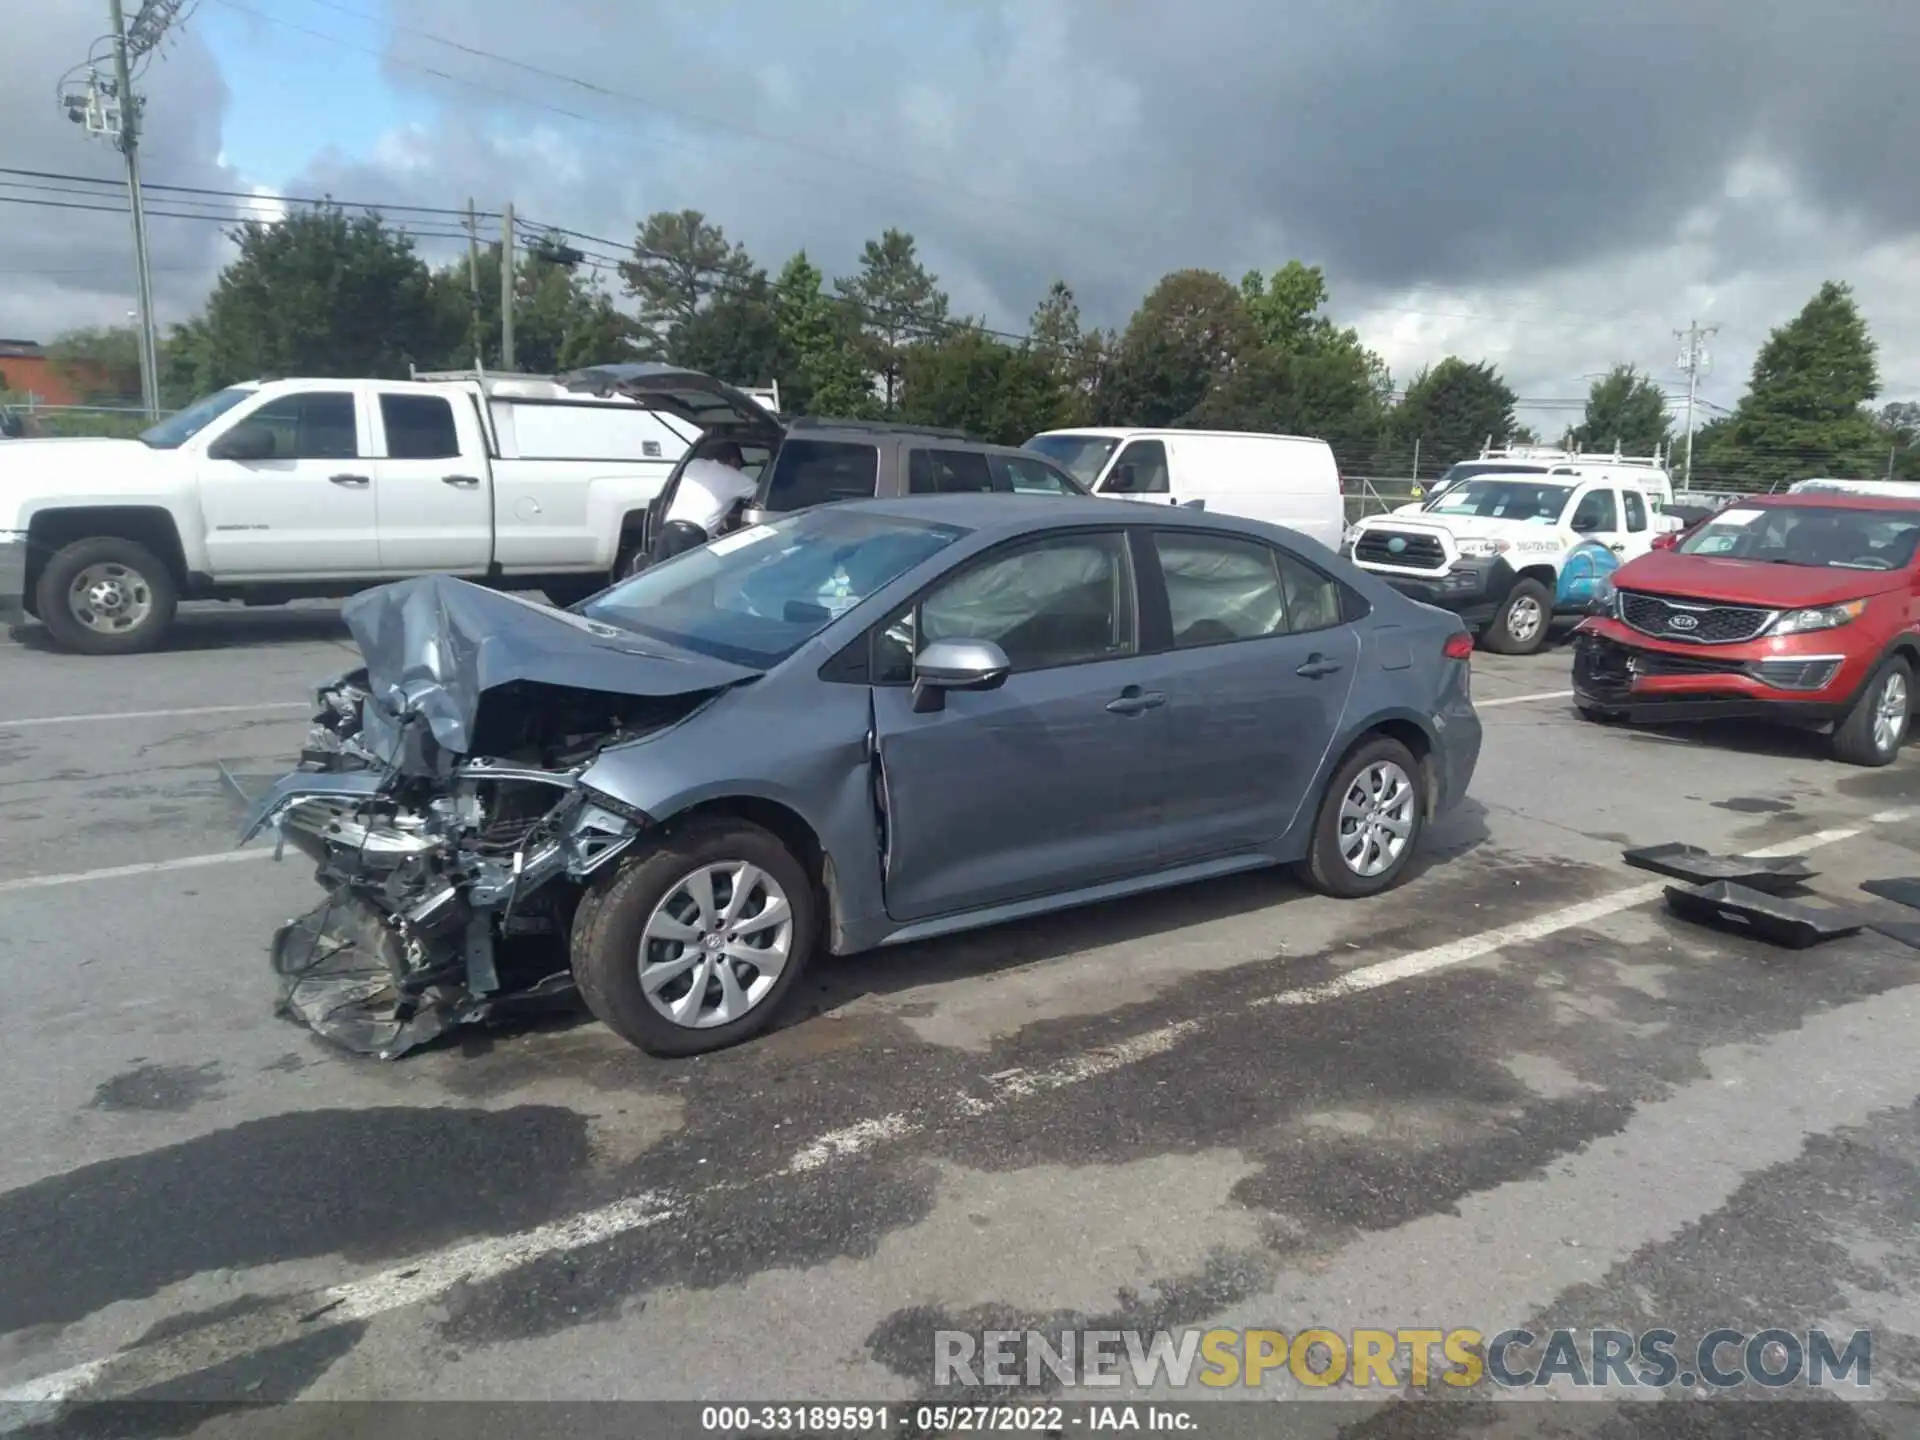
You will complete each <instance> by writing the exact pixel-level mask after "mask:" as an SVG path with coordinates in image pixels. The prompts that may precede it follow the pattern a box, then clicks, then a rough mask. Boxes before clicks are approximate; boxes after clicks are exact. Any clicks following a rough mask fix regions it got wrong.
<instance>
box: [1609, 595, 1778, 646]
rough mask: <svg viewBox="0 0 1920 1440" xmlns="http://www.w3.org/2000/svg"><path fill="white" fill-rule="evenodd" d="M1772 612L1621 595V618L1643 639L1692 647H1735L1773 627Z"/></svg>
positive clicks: (1662, 597)
mask: <svg viewBox="0 0 1920 1440" xmlns="http://www.w3.org/2000/svg"><path fill="white" fill-rule="evenodd" d="M1773 617H1774V612H1773V611H1771V610H1761V609H1756V608H1755V607H1753V606H1749V605H1711V604H1706V603H1703V602H1701V601H1698V600H1672V599H1668V598H1666V597H1665V596H1661V595H1643V594H1641V593H1640V592H1639V591H1637V590H1622V591H1621V592H1620V618H1621V619H1622V620H1624V621H1626V623H1627V624H1628V625H1631V626H1632V627H1633V628H1634V629H1635V630H1638V631H1639V632H1640V633H1641V634H1642V635H1652V636H1655V637H1656V638H1658V639H1661V640H1675V641H1682V642H1686V643H1690V644H1694V645H1738V644H1740V643H1741V642H1742V641H1744V640H1752V639H1754V638H1755V637H1756V636H1758V635H1759V634H1760V632H1761V631H1763V630H1765V629H1766V628H1767V626H1768V625H1770V624H1772V623H1773Z"/></svg>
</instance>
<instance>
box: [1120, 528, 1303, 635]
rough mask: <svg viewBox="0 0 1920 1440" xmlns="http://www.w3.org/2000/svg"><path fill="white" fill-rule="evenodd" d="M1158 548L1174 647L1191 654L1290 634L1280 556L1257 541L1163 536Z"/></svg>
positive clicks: (1157, 537)
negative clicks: (1224, 644)
mask: <svg viewBox="0 0 1920 1440" xmlns="http://www.w3.org/2000/svg"><path fill="white" fill-rule="evenodd" d="M1153 548H1154V551H1155V553H1156V554H1157V555H1158V556H1159V557H1160V573H1161V575H1162V576H1163V577H1164V578H1165V580H1166V586H1167V605H1168V608H1169V609H1170V610H1171V611H1172V612H1173V643H1174V647H1175V648H1176V649H1180V650H1186V649H1191V648H1193V647H1195V646H1199V645H1218V644H1221V643H1222V642H1224V641H1228V640H1254V639H1258V638H1259V637H1261V636H1263V635H1280V634H1284V633H1285V632H1286V629H1287V606H1286V599H1285V595H1284V592H1283V590H1282V588H1281V579H1280V569H1279V564H1278V561H1279V555H1278V554H1277V553H1276V552H1275V551H1274V550H1273V549H1272V548H1271V547H1269V546H1266V545H1262V544H1260V543H1259V542H1258V541H1254V540H1238V539H1234V538H1232V537H1230V536H1225V535H1201V534H1193V533H1182V532H1180V531H1173V530H1162V531H1157V532H1155V534H1154V537H1153Z"/></svg>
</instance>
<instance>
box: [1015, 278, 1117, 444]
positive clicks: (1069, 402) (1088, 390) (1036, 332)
mask: <svg viewBox="0 0 1920 1440" xmlns="http://www.w3.org/2000/svg"><path fill="white" fill-rule="evenodd" d="M1027 333H1028V335H1029V336H1030V337H1031V343H1032V346H1033V353H1034V355H1035V357H1036V358H1037V359H1039V360H1040V361H1041V362H1042V363H1044V364H1045V365H1046V366H1047V368H1048V369H1049V370H1050V371H1051V372H1052V374H1053V378H1054V383H1055V384H1056V385H1057V386H1058V387H1059V389H1060V391H1061V397H1062V403H1061V413H1060V420H1059V423H1060V424H1061V425H1079V424H1084V423H1085V422H1086V421H1087V420H1089V419H1090V418H1091V417H1092V413H1093V404H1094V397H1095V395H1096V394H1097V393H1098V391H1099V384H1100V371H1101V368H1102V366H1103V363H1104V360H1105V354H1106V348H1107V347H1106V343H1105V337H1104V336H1103V335H1102V334H1101V333H1100V331H1098V330H1091V329H1087V328H1085V327H1084V326H1083V325H1082V323H1081V319H1080V302H1079V300H1078V299H1076V298H1075V296H1074V293H1073V290H1072V287H1070V286H1069V285H1068V284H1067V282H1066V281H1064V280H1056V281H1054V282H1053V284H1052V285H1051V286H1050V287H1049V288H1048V290H1047V293H1046V297H1045V298H1044V299H1042V300H1041V302H1040V303H1039V304H1038V305H1037V306H1035V307H1034V311H1033V317H1032V319H1030V320H1029V321H1028V322H1027Z"/></svg>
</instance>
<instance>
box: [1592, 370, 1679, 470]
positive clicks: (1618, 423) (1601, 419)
mask: <svg viewBox="0 0 1920 1440" xmlns="http://www.w3.org/2000/svg"><path fill="white" fill-rule="evenodd" d="M1672 438H1673V420H1672V418H1671V417H1670V416H1669V415H1668V414H1667V397H1666V394H1665V392H1664V391H1662V390H1661V388H1660V387H1659V386H1658V385H1656V384H1655V383H1654V381H1653V378H1652V377H1651V376H1648V375H1643V374H1641V373H1640V372H1639V371H1638V370H1636V369H1634V367H1633V366H1631V365H1616V366H1614V367H1613V369H1612V370H1610V371H1609V372H1608V373H1607V374H1605V375H1603V376H1602V377H1601V378H1600V379H1598V380H1595V381H1594V382H1593V385H1592V388H1590V389H1589V390H1588V391H1587V413H1586V416H1585V418H1584V419H1582V421H1581V422H1580V424H1579V426H1578V427H1577V428H1576V429H1575V430H1574V432H1573V439H1574V443H1575V444H1576V445H1577V446H1579V447H1580V448H1581V449H1583V450H1611V449H1613V448H1615V447H1616V446H1618V447H1619V449H1620V450H1621V451H1622V452H1624V453H1625V454H1628V455H1651V454H1653V453H1654V452H1655V451H1657V450H1659V449H1660V447H1661V446H1663V445H1666V444H1667V443H1669V441H1671V439H1672Z"/></svg>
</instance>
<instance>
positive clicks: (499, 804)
mask: <svg viewBox="0 0 1920 1440" xmlns="http://www.w3.org/2000/svg"><path fill="white" fill-rule="evenodd" d="M582 768H584V767H582ZM650 826H651V822H650V821H649V820H648V818H647V817H646V816H644V815H642V814H639V813H638V812H635V811H632V810H629V809H627V808H625V807H623V806H620V805H619V804H618V802H615V801H613V800H611V799H608V798H605V797H597V796H595V795H594V793H593V792H592V791H591V790H589V789H587V788H586V787H585V786H583V785H582V784H581V783H580V781H579V772H578V770H577V769H576V770H564V771H553V770H543V769H537V768H533V767H527V766H516V765H510V764H503V763H497V762H490V761H485V760H477V761H474V762H471V763H469V764H464V765H461V766H459V767H458V768H457V769H455V771H454V772H453V775H452V776H451V778H450V780H449V782H448V783H446V784H444V785H439V784H436V785H433V786H430V787H429V786H422V785H420V784H419V783H418V782H408V781H406V780H405V779H404V778H403V777H399V776H397V775H395V774H394V773H393V772H389V771H384V770H377V769H374V768H371V767H368V768H360V769H343V770H335V771H317V770H300V771H295V772H294V773H293V774H290V775H287V776H285V777H284V778H282V779H281V780H280V781H278V782H277V783H276V784H275V785H274V786H273V787H272V788H271V789H269V790H268V791H267V792H266V794H264V795H263V796H261V797H260V798H259V799H258V800H257V801H255V802H254V804H253V806H252V808H251V810H250V812H249V814H248V816H247V819H246V822H245V824H244V825H243V827H242V833H241V843H243V844H244V843H246V842H247V841H249V840H252V839H254V838H255V837H256V836H259V835H260V834H261V833H262V832H270V833H271V834H272V835H273V837H274V840H275V842H276V846H277V847H278V848H279V849H281V850H282V851H284V849H285V848H286V847H289V846H291V847H292V848H293V849H295V850H297V851H298V852H300V853H301V854H302V855H304V856H305V857H306V858H308V859H310V860H312V861H313V862H314V864H315V866H316V874H315V878H316V880H318V882H319V883H320V885H321V887H322V889H323V890H324V891H325V892H326V894H325V898H324V899H323V900H322V901H321V902H320V903H319V904H318V905H316V906H315V907H314V908H313V909H312V910H311V911H309V912H308V913H307V914H305V915H302V916H300V917H299V918H297V919H295V920H291V921H289V922H288V923H287V924H286V925H284V926H282V927H281V928H280V930H279V931H278V932H277V933H276V934H275V935H274V937H273V942H272V946H271V956H272V964H273V969H274V972H275V973H276V975H277V976H278V977H279V980H280V995H279V1009H280V1012H281V1013H282V1014H284V1015H286V1016H288V1017H289V1018H292V1019H295V1020H298V1021H299V1022H300V1023H302V1024H304V1025H306V1026H307V1027H308V1028H310V1029H311V1030H313V1031H314V1032H315V1033H316V1034H318V1035H320V1036H321V1037H323V1038H324V1039H327V1040H330V1041H333V1042H334V1043H336V1044H339V1045H341V1046H343V1047H345V1048H347V1049H350V1050H353V1051H356V1052H358V1053H361V1054H371V1055H378V1056H380V1057H382V1058H384V1059H393V1058H397V1057H398V1056H400V1055H403V1054H405V1053H406V1052H407V1051H409V1050H412V1049H415V1048H417V1047H418V1046H420V1045H422V1044H425V1043H426V1042H427V1041H429V1040H432V1039H434V1038H436V1037H437V1036H439V1035H440V1034H442V1033H444V1032H445V1031H446V1030H448V1029H450V1028H453V1027H454V1026H457V1025H463V1024H468V1023H471V1022H474V1021H478V1020H482V1019H485V1018H487V1017H488V1016H490V1015H492V1014H493V1013H494V1012H496V1011H497V1010H499V1009H500V1008H501V1007H503V1006H521V1005H525V1004H528V1003H545V1002H549V1001H552V1000H555V999H559V998H562V997H566V996H570V995H571V993H572V989H573V984H572V975H571V971H570V969H569V967H568V963H567V953H568V943H567V942H568V936H569V933H570V931H571V929H572V925H573V922H574V920H575V918H576V912H577V909H578V907H579V905H580V903H581V896H582V894H583V888H584V886H585V885H586V883H587V882H588V881H590V880H591V879H592V877H593V876H594V875H596V874H597V873H599V872H600V871H601V870H602V869H603V868H604V867H605V866H607V865H610V864H612V863H613V862H614V861H615V860H616V859H618V858H619V856H621V855H622V854H623V853H625V852H626V851H627V850H628V849H629V848H630V847H631V846H632V845H633V844H634V843H635V841H636V840H638V839H639V838H640V836H641V835H642V834H643V833H645V831H646V830H647V829H649V828H650Z"/></svg>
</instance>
